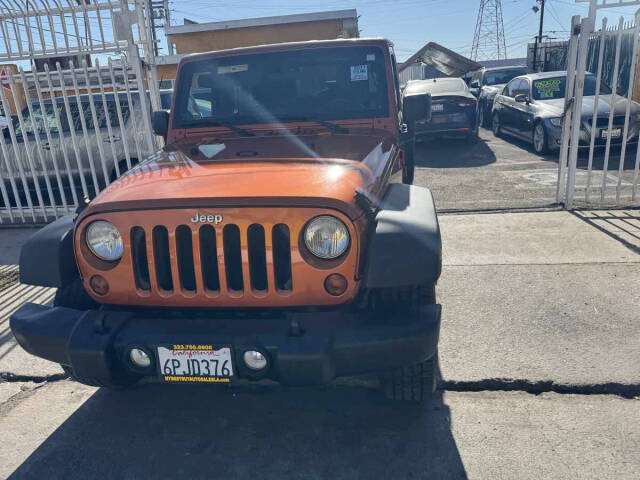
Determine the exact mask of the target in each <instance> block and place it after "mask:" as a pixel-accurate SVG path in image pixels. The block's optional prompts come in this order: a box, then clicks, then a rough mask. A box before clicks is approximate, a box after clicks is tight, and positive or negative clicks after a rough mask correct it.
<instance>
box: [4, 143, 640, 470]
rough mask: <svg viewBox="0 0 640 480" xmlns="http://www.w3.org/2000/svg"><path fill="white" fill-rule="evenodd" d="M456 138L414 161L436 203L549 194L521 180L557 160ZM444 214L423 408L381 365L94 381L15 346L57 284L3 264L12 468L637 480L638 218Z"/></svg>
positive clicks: (12, 258)
mask: <svg viewBox="0 0 640 480" xmlns="http://www.w3.org/2000/svg"><path fill="white" fill-rule="evenodd" d="M489 135H491V134H490V133H489ZM484 136H485V134H484V133H483V137H484ZM421 148H423V147H421ZM458 148H462V147H459V146H458V145H457V144H455V143H454V144H451V145H449V146H448V147H447V144H442V145H438V147H437V149H436V150H434V151H430V155H435V153H434V152H436V153H437V152H439V153H438V155H439V157H438V158H434V157H431V158H430V160H429V162H431V163H433V162H435V163H437V164H438V165H440V166H439V167H438V168H435V167H434V166H433V165H431V166H428V167H424V166H420V167H419V169H418V172H417V179H418V182H419V183H422V184H425V185H429V186H431V187H433V191H434V195H435V198H436V202H437V203H438V205H439V207H440V208H441V210H446V209H447V205H450V206H451V210H468V209H471V210H482V209H483V208H490V209H493V208H504V209H506V210H509V209H511V208H512V207H521V206H525V207H527V206H528V207H535V206H538V207H539V206H544V205H546V204H547V201H548V200H553V196H554V195H555V190H554V189H555V187H553V188H546V187H545V188H536V189H523V188H520V187H518V185H521V183H522V182H523V181H526V180H522V179H523V178H525V179H526V178H528V177H523V176H522V175H524V174H525V173H524V172H527V171H528V172H530V173H531V172H535V171H538V170H544V169H545V168H549V167H550V168H554V165H553V162H552V161H547V160H544V159H542V160H540V159H538V160H535V159H533V160H532V159H531V158H530V156H529V154H528V153H527V152H526V151H524V150H523V151H521V152H519V153H518V152H512V151H511V150H512V149H513V148H515V147H514V146H513V144H510V143H508V142H505V141H504V140H501V139H498V140H495V141H494V140H491V139H489V140H488V141H487V142H481V143H479V144H478V145H476V146H475V147H474V148H476V149H480V150H478V152H481V151H482V149H484V148H486V149H488V152H487V151H485V152H484V153H483V157H482V158H480V157H478V158H476V160H474V161H475V162H476V163H477V165H476V166H469V165H468V166H466V167H464V168H455V169H454V168H448V167H446V166H442V165H444V164H445V163H446V162H448V161H452V160H451V159H455V158H457V157H456V152H459V151H462V150H458ZM521 150H522V149H521ZM485 157H486V158H485ZM467 158H475V157H473V156H472V157H467ZM492 159H493V160H492ZM505 159H506V160H505ZM519 162H520V164H519ZM530 162H531V163H530ZM499 165H502V166H499ZM454 170H455V171H454ZM456 171H457V173H456ZM443 172H444V173H443ZM514 178H520V180H514V181H513V182H512V181H511V180H509V181H507V180H508V179H514ZM482 182H484V184H483V185H482ZM521 191H522V192H529V193H528V194H527V193H522V192H521ZM532 191H535V192H537V193H536V196H535V198H530V197H529V196H528V195H530V194H531V192H532ZM518 192H520V193H522V195H521V196H520V197H518V196H517V194H518ZM474 199H475V200H474ZM466 201H469V203H468V204H467V203H464V202H466ZM474 201H475V203H474ZM456 205H458V206H460V205H462V206H463V207H464V208H459V209H456V208H454V206H456ZM467 207H468V208H467ZM440 222H441V228H442V235H443V245H444V267H443V274H442V278H441V280H440V282H439V285H438V288H437V295H438V300H439V303H441V304H442V305H443V324H442V330H441V339H440V370H441V374H442V381H441V382H440V389H439V391H438V393H437V395H436V398H435V399H434V401H433V402H432V403H431V404H429V405H427V406H424V407H420V406H416V405H411V404H398V403H393V402H389V401H387V400H384V399H383V398H382V396H381V395H380V394H379V392H378V391H377V389H376V387H377V381H376V379H375V378H374V377H370V376H363V377H353V378H346V379H340V380H338V381H336V382H334V383H333V384H331V385H328V386H325V387H322V388H320V387H318V388H286V387H281V386H279V385H277V384H259V385H249V384H243V385H239V386H234V387H230V388H224V387H223V388H210V387H203V386H159V385H143V386H139V387H137V388H134V389H132V390H128V391H121V392H117V391H116V392H114V391H108V390H104V389H95V388H90V387H85V386H82V385H79V384H76V383H74V382H72V381H69V380H67V379H65V378H64V377H63V375H61V370H60V369H59V367H58V366H56V365H53V364H50V363H49V362H45V361H41V360H38V359H35V358H33V357H30V356H28V355H27V354H26V353H24V352H23V351H22V350H21V349H20V347H18V346H16V345H15V343H14V341H13V339H12V338H11V336H10V333H9V331H8V322H7V318H8V315H9V313H10V312H11V311H12V310H13V309H14V308H16V307H17V306H18V305H19V304H20V303H21V301H24V300H27V299H29V300H31V301H37V302H40V303H47V302H49V301H50V300H51V297H52V295H53V290H51V289H44V288H42V289H40V288H34V287H27V286H24V285H20V284H19V283H18V281H17V274H16V272H17V270H16V267H13V266H5V267H1V266H0V477H9V478H12V479H22V478H25V479H31V478H64V479H73V478H78V479H85V478H132V479H133V478H145V479H147V478H150V479H155V478H158V479H160V478H212V477H214V476H215V477H218V478H234V479H235V478H238V479H242V478H265V479H282V478H299V479H325V478H331V479H359V478H362V479H377V478H398V479H405V478H411V479H424V478H434V479H448V478H454V479H457V478H473V479H513V478H518V479H536V480H539V479H546V478H580V479H590V478H593V479H636V478H638V471H640V431H639V430H638V425H640V350H639V349H638V345H640V321H639V320H640V313H639V312H640V254H639V253H640V212H639V211H638V210H626V211H624V210H613V211H607V212H604V211H594V212H588V211H585V212H575V213H570V212H565V211H530V212H524V213H513V212H507V213H504V212H503V213H489V212H480V213H463V214H443V215H441V217H440ZM27 233H28V232H27ZM27 233H25V232H24V231H21V230H9V229H8V230H0V254H3V255H4V256H3V257H0V260H1V262H0V263H5V264H12V263H15V262H16V261H17V252H18V250H19V249H18V248H17V247H18V246H19V244H20V242H22V241H24V238H25V236H26V234H27ZM3 279H4V280H3Z"/></svg>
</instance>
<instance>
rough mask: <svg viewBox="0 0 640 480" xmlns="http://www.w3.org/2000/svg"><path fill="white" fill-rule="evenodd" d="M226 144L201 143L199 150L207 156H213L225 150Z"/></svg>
mask: <svg viewBox="0 0 640 480" xmlns="http://www.w3.org/2000/svg"><path fill="white" fill-rule="evenodd" d="M225 148H227V147H226V145H225V144H224V143H209V144H208V145H199V146H198V150H200V152H201V153H202V154H203V155H204V156H205V157H207V158H212V157H214V156H216V155H217V154H219V153H220V152H221V151H222V150H224V149H225Z"/></svg>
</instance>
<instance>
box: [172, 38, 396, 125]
mask: <svg viewBox="0 0 640 480" xmlns="http://www.w3.org/2000/svg"><path fill="white" fill-rule="evenodd" d="M385 65H386V63H385V58H384V55H383V53H382V51H381V50H380V49H379V48H376V47H356V48H354V47H342V48H340V47H338V48H315V49H307V50H299V51H287V52H274V53H264V54H254V55H243V56H233V57H226V58H224V57H223V58H217V59H211V60H204V61H199V62H193V63H188V64H186V65H185V66H184V67H183V69H182V71H181V76H180V84H179V87H178V89H179V91H178V92H177V95H178V98H177V101H176V115H175V122H176V123H175V124H174V128H188V127H204V126H207V125H216V124H221V123H231V124H252V123H274V122H278V121H287V120H296V119H298V120H302V119H308V120H339V119H351V118H372V117H386V116H388V109H389V106H388V103H389V96H388V90H387V79H386V68H385Z"/></svg>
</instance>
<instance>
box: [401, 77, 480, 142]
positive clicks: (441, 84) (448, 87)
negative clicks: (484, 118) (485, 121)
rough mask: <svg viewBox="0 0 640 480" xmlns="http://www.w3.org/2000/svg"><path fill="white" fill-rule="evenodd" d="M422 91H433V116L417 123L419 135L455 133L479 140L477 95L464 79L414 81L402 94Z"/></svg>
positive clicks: (467, 138)
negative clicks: (474, 94)
mask: <svg viewBox="0 0 640 480" xmlns="http://www.w3.org/2000/svg"><path fill="white" fill-rule="evenodd" d="M418 91H423V92H425V93H430V94H431V119H430V120H429V121H422V122H418V123H417V124H416V127H415V128H416V135H418V137H420V138H433V137H437V136H448V135H456V136H463V137H464V138H465V139H466V140H467V141H469V142H475V141H476V140H477V139H478V122H477V121H476V98H475V97H474V96H473V95H471V93H470V92H469V87H467V84H466V83H464V80H462V79H461V78H432V79H429V80H412V81H410V82H408V83H407V88H405V90H404V92H403V95H405V96H406V95H412V94H414V93H415V92H418Z"/></svg>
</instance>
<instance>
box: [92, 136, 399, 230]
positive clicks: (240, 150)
mask: <svg viewBox="0 0 640 480" xmlns="http://www.w3.org/2000/svg"><path fill="white" fill-rule="evenodd" d="M396 152H397V145H396V144H395V142H394V141H393V140H392V139H391V138H389V137H372V136H371V135H366V136H358V135H330V134H326V135H325V134H319V135H307V136H304V135H302V136H299V135H298V136H294V135H288V136H283V135H278V136H271V137H265V136H257V137H241V138H228V139H227V138H225V139H222V140H220V139H217V138H216V139H204V140H202V141H199V142H197V143H195V142H193V141H191V142H186V141H184V142H182V143H177V144H175V145H174V146H173V147H167V148H165V149H164V150H162V151H160V152H158V153H157V154H155V155H153V156H151V157H150V158H148V159H147V160H145V161H144V162H142V163H141V164H139V165H138V166H136V167H134V168H133V169H132V170H130V171H129V172H127V173H126V174H124V175H123V176H122V177H121V178H120V179H119V180H117V181H116V182H114V183H113V184H111V185H110V186H109V187H107V188H106V189H105V190H104V191H103V192H101V193H100V195H98V196H97V197H96V198H95V199H94V200H93V201H92V202H91V204H90V205H89V207H87V208H86V209H85V211H83V212H82V216H83V217H84V216H87V215H90V214H94V213H99V212H106V211H123V210H145V209H152V208H176V207H178V208H179V207H202V208H204V207H213V206H243V205H255V206H288V207H295V206H310V205H313V206H319V207H327V208H335V209H338V210H340V211H342V212H343V213H345V214H346V215H348V216H349V217H351V218H356V217H358V216H359V215H360V214H361V211H360V209H359V208H358V207H356V205H355V203H354V194H355V190H356V188H361V189H363V190H365V191H366V192H368V193H370V194H372V195H374V196H375V195H377V194H378V193H379V190H380V188H381V186H382V184H383V179H384V178H385V175H388V174H389V172H388V171H387V170H388V168H387V167H388V165H389V164H390V162H389V156H390V155H394V154H395V153H396Z"/></svg>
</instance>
